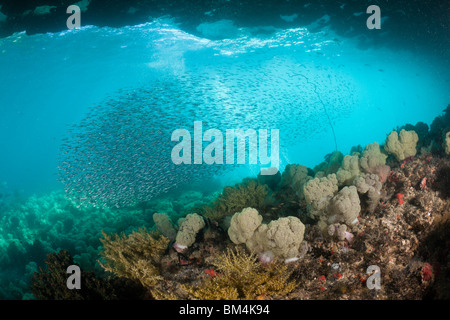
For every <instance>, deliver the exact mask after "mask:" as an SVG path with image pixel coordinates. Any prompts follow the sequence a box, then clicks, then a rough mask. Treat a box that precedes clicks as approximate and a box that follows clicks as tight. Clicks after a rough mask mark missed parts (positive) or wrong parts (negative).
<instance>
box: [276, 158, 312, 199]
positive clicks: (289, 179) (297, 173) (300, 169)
mask: <svg viewBox="0 0 450 320" xmlns="http://www.w3.org/2000/svg"><path fill="white" fill-rule="evenodd" d="M309 173H310V171H309V170H308V168H307V167H305V166H302V165H299V164H288V165H287V166H286V168H285V169H284V171H283V174H282V175H281V186H282V187H290V188H292V190H294V191H295V193H296V194H297V196H298V197H299V198H300V199H301V198H303V197H304V195H303V186H304V185H305V183H306V182H308V181H309V180H311V179H312V178H313V177H311V176H310V175H309Z"/></svg>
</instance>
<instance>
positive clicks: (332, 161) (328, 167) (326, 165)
mask: <svg viewBox="0 0 450 320" xmlns="http://www.w3.org/2000/svg"><path fill="white" fill-rule="evenodd" d="M343 160H344V155H343V154H342V152H340V151H334V152H333V153H330V154H327V155H326V156H325V161H323V162H322V163H320V164H318V165H317V166H315V167H314V169H313V170H314V173H315V177H316V178H320V177H325V176H327V175H330V174H332V173H336V172H337V171H338V170H339V168H340V167H341V164H342V161H343Z"/></svg>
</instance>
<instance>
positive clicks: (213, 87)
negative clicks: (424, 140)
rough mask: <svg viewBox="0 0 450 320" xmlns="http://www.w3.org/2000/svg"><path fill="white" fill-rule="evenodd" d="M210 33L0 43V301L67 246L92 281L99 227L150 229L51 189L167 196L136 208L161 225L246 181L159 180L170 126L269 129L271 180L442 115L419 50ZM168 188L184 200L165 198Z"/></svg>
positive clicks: (62, 36) (435, 67) (112, 32)
mask: <svg viewBox="0 0 450 320" xmlns="http://www.w3.org/2000/svg"><path fill="white" fill-rule="evenodd" d="M227 26H228V28H231V30H230V29H227V28H226V27H227ZM222 27H223V28H217V30H216V29H213V30H212V29H208V30H206V31H205V30H203V32H204V34H210V35H211V34H212V35H214V37H213V38H215V39H216V38H219V39H221V40H209V39H207V38H202V37H199V36H194V35H192V34H189V33H187V32H185V31H182V30H181V29H180V28H179V27H178V26H177V25H176V24H175V23H173V22H172V21H171V20H168V19H160V20H156V21H153V22H150V23H146V24H142V25H137V26H130V27H123V28H119V29H114V28H109V27H104V28H99V27H94V26H85V27H83V28H81V29H79V30H71V31H64V32H60V33H47V34H38V35H32V36H28V35H26V34H25V33H18V34H14V35H13V36H10V37H7V38H4V39H0V70H2V72H1V73H0V87H1V88H2V91H1V95H0V108H1V109H0V110H1V117H0V136H1V139H0V155H1V160H0V193H1V194H2V195H7V196H8V197H13V196H12V195H13V194H14V193H16V196H15V197H16V198H14V199H19V200H14V201H12V204H5V203H6V202H0V219H1V220H0V222H1V224H0V227H1V229H0V230H1V232H0V250H1V251H0V253H1V254H0V262H1V263H2V265H3V266H4V269H3V270H0V284H1V286H0V288H2V291H0V298H5V297H6V298H11V297H13V298H18V297H22V296H24V297H26V294H27V289H26V287H27V285H28V282H27V281H28V280H27V279H28V278H29V276H30V275H31V273H32V272H33V271H36V268H37V265H40V264H42V261H43V259H44V256H45V253H46V252H50V251H55V250H59V249H68V250H70V251H71V252H72V254H73V255H74V256H75V260H76V262H77V263H80V264H81V265H82V266H83V267H84V268H86V269H94V268H96V267H98V266H94V264H95V261H96V259H97V258H98V257H97V254H98V247H99V245H100V243H99V241H98V239H99V237H100V236H101V234H100V230H102V229H103V230H106V231H108V232H117V231H129V230H130V229H131V228H133V227H138V226H142V225H149V224H151V223H152V222H151V221H150V220H151V215H145V214H144V213H143V212H141V211H139V210H137V209H129V210H128V209H127V210H124V211H113V210H110V209H105V210H103V209H92V208H90V209H85V208H77V207H76V206H75V205H74V204H73V203H71V202H70V201H68V200H67V199H66V198H65V197H64V195H63V193H62V190H64V189H66V190H67V191H68V194H69V195H73V194H74V193H73V192H81V193H82V194H81V197H82V198H83V197H89V196H92V197H96V199H97V198H98V197H100V198H101V197H102V196H104V197H105V198H108V197H110V198H111V199H114V198H117V197H119V198H120V197H123V195H124V194H125V195H128V194H129V193H127V192H129V190H128V189H127V188H129V189H130V190H131V189H132V190H136V188H142V190H141V189H139V192H141V193H140V195H142V194H143V195H144V198H145V196H148V197H149V199H150V197H151V196H153V194H154V195H155V196H167V197H169V198H168V199H164V200H160V201H159V202H158V201H157V202H154V203H152V209H154V211H155V212H156V211H160V212H165V213H168V214H170V215H172V216H176V215H177V214H178V215H179V214H183V213H184V212H181V211H180V210H179V209H177V208H184V209H186V208H192V207H194V206H195V205H198V204H201V203H208V201H211V200H212V199H213V196H214V194H213V195H208V197H206V196H205V195H204V194H202V193H198V192H196V191H198V190H200V189H201V190H200V191H202V192H203V191H220V190H221V187H222V186H223V185H230V184H234V183H237V182H239V181H241V179H242V178H243V177H246V176H255V175H256V174H257V173H258V172H259V169H260V166H259V165H239V166H237V165H236V166H235V165H224V166H225V167H226V170H219V169H217V170H216V169H213V167H209V166H208V165H206V164H202V165H198V166H195V167H192V166H191V167H188V166H185V167H176V168H175V167H174V166H173V164H171V163H170V161H169V157H170V151H171V149H172V148H173V146H174V144H175V143H174V142H172V141H170V134H171V132H172V131H173V130H175V129H178V128H187V129H189V130H192V129H193V123H194V121H204V123H205V130H206V129H207V128H208V129H209V128H217V129H219V130H225V129H227V128H233V129H238V128H244V129H248V128H254V129H261V128H262V129H268V130H270V129H279V132H280V139H279V145H280V167H279V170H280V171H282V170H283V168H284V166H285V165H286V164H288V163H299V164H303V165H306V166H308V167H314V166H315V165H317V164H318V163H320V162H321V161H322V160H323V159H324V156H326V155H327V154H329V153H330V152H332V151H334V150H335V149H336V148H337V149H338V150H340V151H342V152H343V153H344V154H346V153H349V152H350V149H351V147H352V146H356V145H358V144H360V145H362V146H364V145H366V144H368V143H371V142H374V141H377V142H379V143H383V142H384V140H385V138H386V135H387V134H388V133H389V132H390V131H391V130H392V129H394V128H396V127H397V126H402V125H404V124H405V123H412V124H415V123H417V122H418V121H422V122H425V123H428V124H430V123H431V121H432V120H433V119H434V118H435V117H436V116H437V115H439V114H440V113H441V112H442V110H443V109H444V108H445V106H446V105H447V104H448V101H449V93H450V91H449V85H448V84H449V78H448V74H449V72H448V71H449V70H448V66H447V65H446V64H445V63H444V62H443V61H440V60H438V59H436V58H434V57H433V56H431V55H429V54H428V53H426V50H424V52H423V53H421V52H417V51H416V52H410V51H408V50H404V51H399V50H398V49H396V50H393V49H389V48H388V47H368V48H365V49H361V48H360V47H359V45H358V43H357V42H356V40H354V39H346V38H342V37H339V36H337V35H335V34H333V32H332V30H328V29H323V30H322V31H319V32H316V33H312V32H310V31H308V29H307V28H297V29H285V30H281V29H274V30H273V32H272V33H269V34H268V33H266V32H260V31H261V30H258V29H257V28H236V27H233V26H232V27H230V26H229V24H227V23H226V24H225V25H224V26H222ZM229 36H231V37H229ZM122 129H123V132H122V131H121V130H122ZM107 139H112V140H111V141H113V140H114V141H115V143H112V144H111V145H110V146H105V144H103V142H104V141H107ZM119 142H120V143H119ZM102 146H103V147H104V148H103V147H102ZM77 148H79V149H77ZM142 148H144V153H142V156H140V152H141V150H142ZM80 150H82V151H83V152H80ZM65 152H67V153H65ZM67 154H69V155H67ZM110 157H111V158H110ZM64 161H66V162H64ZM108 164H110V167H111V168H112V169H111V170H109V169H108V168H109V167H108ZM150 169H151V170H150ZM86 173H87V174H86ZM83 174H84V176H83ZM80 175H81V178H80ZM61 176H62V177H63V179H62V180H63V182H64V183H62V182H61V179H60V178H61ZM86 177H87V178H86ZM115 177H120V178H117V180H115ZM212 177H214V178H215V179H216V180H214V181H212V180H211V179H212ZM77 179H81V180H77ZM83 179H85V180H83ZM155 179H156V180H155ZM194 180H195V181H194ZM193 182H196V183H197V184H196V185H194V184H193ZM213 182H214V184H213ZM186 184H187V185H186ZM150 186H155V189H151V190H150V189H146V187H149V188H150ZM172 186H178V187H182V188H185V190H187V191H189V192H191V193H189V194H188V195H185V196H184V198H181V199H178V198H176V196H175V195H176V194H175V193H171V190H172V189H171V188H170V187H172ZM133 188H134V189H133ZM124 189H127V190H128V191H127V192H124V191H123V190H124ZM190 189H194V190H190ZM49 192H52V193H49ZM30 194H40V195H43V196H41V197H39V196H38V197H31V198H27V196H28V195H30ZM2 199H4V198H2ZM90 200H92V198H91V199H90ZM152 200H154V199H153V198H152ZM2 201H3V200H2ZM88 202H89V201H88ZM174 220H175V219H174ZM9 279H12V280H11V282H9Z"/></svg>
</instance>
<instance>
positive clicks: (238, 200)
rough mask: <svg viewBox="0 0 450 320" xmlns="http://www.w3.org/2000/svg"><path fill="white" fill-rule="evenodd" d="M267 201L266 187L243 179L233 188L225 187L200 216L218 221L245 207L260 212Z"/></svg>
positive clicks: (251, 180)
mask: <svg viewBox="0 0 450 320" xmlns="http://www.w3.org/2000/svg"><path fill="white" fill-rule="evenodd" d="M267 201H268V187H267V186H266V185H263V184H260V183H259V182H258V181H256V180H255V179H244V180H243V181H242V183H240V184H237V185H235V186H233V187H225V188H224V189H223V192H222V194H221V195H220V196H219V197H218V198H217V199H216V200H215V201H214V202H213V203H212V204H210V205H207V206H205V207H203V210H202V211H203V212H202V215H203V216H204V217H206V218H208V219H211V220H214V221H218V220H221V219H222V218H224V217H226V216H231V215H233V214H235V213H236V212H240V211H242V209H244V208H247V207H252V208H256V209H259V210H262V209H263V208H264V207H265V206H266V205H267Z"/></svg>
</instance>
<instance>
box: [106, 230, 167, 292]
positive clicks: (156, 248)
mask: <svg viewBox="0 0 450 320" xmlns="http://www.w3.org/2000/svg"><path fill="white" fill-rule="evenodd" d="M102 234H103V236H104V237H105V239H100V240H101V242H102V243H103V251H102V252H101V255H102V257H103V260H104V262H100V261H99V263H100V265H101V266H102V267H103V268H104V269H105V270H106V271H109V272H112V273H114V274H116V275H117V276H119V277H124V278H128V279H132V280H136V281H139V282H140V283H141V284H142V285H143V286H144V287H152V286H154V285H155V284H156V283H157V282H158V281H159V280H161V276H160V274H159V267H160V265H159V264H160V261H161V257H162V255H163V254H164V252H165V251H166V249H167V246H168V244H169V239H168V238H166V237H165V236H162V235H161V236H159V237H156V236H155V235H153V234H151V233H148V232H147V231H146V230H145V229H139V230H138V231H137V232H133V233H131V234H130V235H125V234H121V235H117V234H114V235H113V237H112V238H111V237H110V236H108V235H107V234H106V233H104V232H102Z"/></svg>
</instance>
